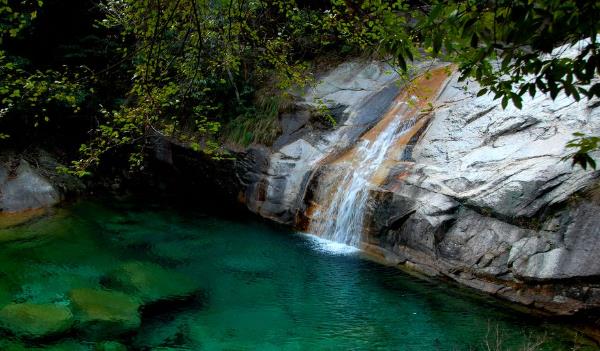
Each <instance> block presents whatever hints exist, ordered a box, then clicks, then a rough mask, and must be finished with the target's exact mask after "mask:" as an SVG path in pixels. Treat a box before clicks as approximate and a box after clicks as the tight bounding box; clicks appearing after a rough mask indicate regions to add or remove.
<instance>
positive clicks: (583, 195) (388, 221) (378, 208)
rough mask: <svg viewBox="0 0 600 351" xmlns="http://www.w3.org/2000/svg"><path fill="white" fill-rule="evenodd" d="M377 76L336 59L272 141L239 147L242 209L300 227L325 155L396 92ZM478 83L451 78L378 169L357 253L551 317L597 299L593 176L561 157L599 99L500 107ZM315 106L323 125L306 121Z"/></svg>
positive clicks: (352, 139) (542, 99)
mask: <svg viewBox="0 0 600 351" xmlns="http://www.w3.org/2000/svg"><path fill="white" fill-rule="evenodd" d="M385 71H387V67H385V65H382V64H378V63H360V62H349V63H346V64H344V65H341V66H339V67H337V68H335V69H333V70H332V71H330V72H328V73H326V74H324V75H323V76H322V77H321V84H319V85H318V86H317V87H316V88H314V89H313V90H312V91H309V92H307V93H306V94H305V95H304V97H303V98H301V99H299V102H298V103H297V110H296V111H295V112H293V113H291V114H286V115H283V116H281V118H280V121H281V124H282V130H283V135H282V136H281V137H280V138H279V139H278V141H277V142H276V143H275V145H274V146H273V147H272V148H267V147H259V146H257V147H254V148H251V149H249V150H247V151H246V152H245V154H243V156H242V157H241V158H240V160H239V161H238V166H239V167H238V174H239V175H240V176H239V178H240V180H241V182H242V188H243V189H245V192H244V196H243V199H244V201H245V203H246V204H247V206H248V208H249V209H250V210H251V211H253V212H256V213H258V214H260V215H262V216H264V217H266V218H270V219H273V220H276V221H278V222H283V223H288V224H292V225H296V226H298V227H299V228H306V221H307V220H310V214H308V213H307V212H309V211H310V206H311V204H310V203H309V202H310V201H311V199H314V197H315V196H314V194H312V192H314V191H315V188H316V186H315V184H319V187H320V188H322V187H323V186H325V187H326V186H327V184H329V183H330V184H335V178H336V170H337V169H338V168H336V167H340V163H335V162H333V161H334V160H336V159H338V158H340V157H343V155H344V154H345V152H347V151H348V150H350V149H351V148H352V147H353V145H354V144H355V143H356V142H357V140H359V138H360V137H361V135H363V134H364V133H366V132H367V131H369V130H370V129H371V128H372V127H373V126H374V125H375V124H377V123H378V122H379V120H380V119H381V118H382V116H383V115H384V114H385V112H386V110H387V109H388V108H389V107H390V105H391V104H392V102H393V101H394V98H395V97H396V95H397V94H398V91H399V88H398V85H397V84H396V83H395V81H396V80H397V76H395V75H393V74H391V75H388V74H386V73H385ZM478 90H479V87H478V86H477V84H476V83H474V82H466V83H460V82H458V79H457V76H456V75H453V76H452V77H450V78H449V82H448V84H447V85H446V87H445V88H444V90H443V91H442V92H441V94H440V95H439V96H438V97H437V99H436V101H435V103H434V104H433V109H432V111H430V112H428V113H427V116H426V117H427V118H428V122H427V123H422V130H420V131H418V133H415V135H416V137H415V138H414V140H411V145H410V147H408V146H407V147H406V150H405V151H404V152H403V153H402V154H403V155H404V156H403V158H401V159H396V160H392V161H393V162H391V165H390V162H388V163H386V167H388V168H389V171H386V172H387V176H386V177H385V181H383V182H380V183H377V184H372V187H371V189H370V195H369V200H368V206H367V208H368V210H367V213H366V214H365V221H364V223H365V228H364V233H363V234H362V241H363V245H364V247H363V248H365V249H366V250H367V251H373V252H374V251H376V252H377V254H378V255H381V256H382V257H384V258H385V260H387V261H388V262H393V263H394V264H402V265H404V266H406V267H409V268H412V269H415V270H418V271H420V272H422V273H425V274H428V275H440V276H445V277H448V278H450V279H453V280H455V281H457V282H459V283H461V284H464V285H467V286H470V287H473V288H475V289H478V290H481V291H485V292H487V293H491V294H496V295H498V296H501V297H503V298H505V299H508V300H511V301H515V302H519V303H522V304H526V305H530V306H535V307H537V308H540V309H543V310H546V311H549V312H551V313H559V314H573V313H576V312H578V311H581V310H588V309H593V308H598V307H600V260H598V259H597V257H598V255H599V254H600V216H599V215H600V201H599V198H600V196H599V195H598V193H599V191H598V190H597V189H598V187H599V184H600V183H599V176H600V174H599V172H597V171H593V170H582V169H581V168H578V167H572V166H571V164H570V162H569V160H563V158H565V157H566V156H568V155H569V150H568V149H566V148H565V145H566V143H567V142H568V141H569V140H571V139H573V133H574V132H583V133H585V134H589V135H598V134H600V103H599V101H596V100H592V101H586V100H582V101H580V102H574V101H573V100H572V99H571V98H569V97H566V96H560V95H559V96H558V97H557V99H555V100H552V99H550V98H549V97H547V96H544V95H540V94H538V95H537V96H535V97H534V98H525V101H524V102H523V108H522V109H521V110H519V109H516V108H515V107H513V106H508V107H507V108H506V109H504V110H503V109H502V108H501V107H500V104H499V102H498V101H496V100H493V98H492V97H491V96H485V95H484V96H481V97H477V96H476V95H477V92H478ZM319 102H325V103H326V104H327V106H329V107H330V109H331V111H333V112H334V114H335V117H336V119H337V120H338V125H337V126H336V127H335V128H333V129H323V128H318V127H317V126H315V124H314V123H311V121H312V120H313V119H314V118H313V117H311V113H312V112H311V111H312V110H311V108H314V106H315V105H316V104H318V103H319ZM595 156H596V157H599V156H600V155H595ZM567 158H568V157H567ZM332 191H333V189H332ZM320 196H327V195H323V194H320ZM382 253H383V254H382Z"/></svg>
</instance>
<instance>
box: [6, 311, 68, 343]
mask: <svg viewBox="0 0 600 351" xmlns="http://www.w3.org/2000/svg"><path fill="white" fill-rule="evenodd" d="M72 325H73V313H71V310H70V309H69V308H68V307H65V306H58V305H55V304H31V303H20V304H10V305H7V306H4V307H3V308H2V309H1V310H0V326H2V328H4V329H6V330H9V331H10V332H12V333H13V334H15V335H17V336H20V337H26V338H43V337H47V336H51V335H55V334H60V333H63V332H65V331H67V330H68V329H69V328H70V327H71V326H72Z"/></svg>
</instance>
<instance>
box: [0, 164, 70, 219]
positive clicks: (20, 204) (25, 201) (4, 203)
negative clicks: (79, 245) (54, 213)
mask: <svg viewBox="0 0 600 351" xmlns="http://www.w3.org/2000/svg"><path fill="white" fill-rule="evenodd" d="M11 173H12V174H11ZM60 200H61V195H60V193H59V191H58V190H57V189H56V188H55V187H54V185H52V184H51V183H50V181H49V180H48V179H46V178H45V177H44V176H42V175H41V174H40V173H39V172H37V171H36V170H34V169H33V168H32V167H31V165H30V164H29V163H28V162H27V161H25V160H20V161H19V166H18V167H17V168H16V169H15V170H14V171H12V172H11V171H10V170H9V168H8V167H7V166H6V165H5V164H0V211H2V212H20V211H25V210H31V209H37V208H42V207H49V206H52V205H55V204H57V203H58V202H59V201H60Z"/></svg>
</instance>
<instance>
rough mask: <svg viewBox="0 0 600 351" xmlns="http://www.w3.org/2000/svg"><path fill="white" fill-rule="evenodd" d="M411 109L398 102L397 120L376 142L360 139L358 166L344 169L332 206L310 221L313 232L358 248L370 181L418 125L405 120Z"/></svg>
mask: <svg viewBox="0 0 600 351" xmlns="http://www.w3.org/2000/svg"><path fill="white" fill-rule="evenodd" d="M408 110H409V102H406V101H400V102H396V106H395V107H394V109H393V111H394V112H395V115H394V118H393V119H392V120H391V121H390V122H389V123H388V125H387V126H386V127H385V128H384V129H383V130H382V132H380V133H379V134H378V135H377V136H376V137H375V139H374V140H369V139H361V140H360V142H359V143H358V145H357V146H356V151H355V154H354V159H353V161H354V162H353V163H355V164H356V167H347V168H346V169H345V172H344V174H343V175H341V180H340V181H339V183H338V184H337V189H336V191H335V193H334V194H333V197H332V198H331V205H330V206H328V207H326V208H324V209H323V210H318V211H317V212H316V213H315V218H319V220H318V221H312V222H311V225H310V227H309V230H310V231H311V233H315V234H317V235H319V236H321V237H323V238H325V239H328V240H332V241H336V242H339V243H344V244H346V245H350V246H355V247H357V246H358V245H359V243H360V233H361V231H362V228H363V218H364V213H365V207H366V203H367V197H368V194H369V188H370V186H371V178H372V177H373V176H374V174H375V173H376V172H377V170H378V169H379V168H380V167H381V165H382V164H383V162H384V161H385V159H386V155H387V151H388V149H389V148H390V147H391V146H392V145H393V144H394V142H395V141H396V140H397V138H398V137H399V136H401V135H403V134H404V133H406V132H408V131H409V130H411V128H412V127H414V125H415V121H416V117H415V116H412V117H410V118H408V119H404V118H403V117H404V116H405V114H406V112H407V111H408Z"/></svg>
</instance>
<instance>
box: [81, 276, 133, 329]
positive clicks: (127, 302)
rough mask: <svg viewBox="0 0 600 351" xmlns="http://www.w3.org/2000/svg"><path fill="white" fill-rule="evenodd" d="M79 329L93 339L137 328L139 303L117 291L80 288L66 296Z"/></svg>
mask: <svg viewBox="0 0 600 351" xmlns="http://www.w3.org/2000/svg"><path fill="white" fill-rule="evenodd" d="M69 297H70V299H71V302H72V303H73V307H74V311H75V312H76V313H75V316H76V318H77V320H78V321H79V323H80V324H81V328H82V330H84V331H86V332H90V333H91V334H93V335H95V336H99V337H101V336H106V335H119V334H123V333H127V332H130V331H133V330H135V329H137V328H139V327H140V324H141V320H140V313H139V308H140V302H139V300H138V299H136V298H134V297H132V296H129V295H127V294H124V293H122V292H117V291H105V290H95V289H89V288H81V289H74V290H71V292H70V293H69Z"/></svg>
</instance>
